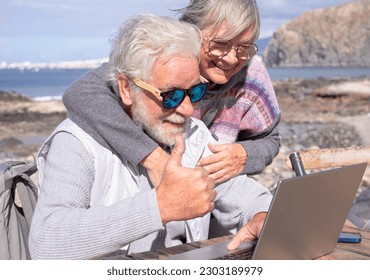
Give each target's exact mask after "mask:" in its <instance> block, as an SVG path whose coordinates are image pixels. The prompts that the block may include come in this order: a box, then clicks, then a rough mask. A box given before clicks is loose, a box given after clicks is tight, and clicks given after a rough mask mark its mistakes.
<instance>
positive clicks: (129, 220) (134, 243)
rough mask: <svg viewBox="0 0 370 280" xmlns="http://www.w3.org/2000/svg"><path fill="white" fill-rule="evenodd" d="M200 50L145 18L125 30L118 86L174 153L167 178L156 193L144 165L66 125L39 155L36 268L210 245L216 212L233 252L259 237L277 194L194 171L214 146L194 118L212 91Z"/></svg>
mask: <svg viewBox="0 0 370 280" xmlns="http://www.w3.org/2000/svg"><path fill="white" fill-rule="evenodd" d="M200 48H201V36H200V32H199V30H197V29H196V28H194V27H193V26H192V25H190V24H188V23H184V22H179V21H176V20H174V19H169V18H164V17H157V16H152V15H139V16H135V17H132V18H131V19H129V20H128V21H127V22H125V23H124V24H123V25H122V27H121V29H120V31H119V32H118V35H117V37H116V39H115V41H114V43H113V47H112V52H111V56H110V61H109V64H110V67H111V69H112V71H111V79H112V80H113V81H114V83H115V84H116V85H117V88H118V90H117V92H119V99H120V102H121V105H122V108H123V110H124V111H125V113H126V114H128V115H129V116H130V117H131V118H132V120H133V121H134V122H135V123H136V124H137V125H138V126H141V127H142V129H143V130H144V131H145V133H146V134H147V135H149V136H150V137H151V138H153V139H154V140H155V141H157V142H158V143H159V144H160V145H161V146H162V147H163V148H164V149H165V150H167V151H169V152H170V153H171V154H170V157H169V160H168V162H167V163H166V167H165V170H164V173H163V176H162V178H161V180H160V183H159V185H158V186H157V187H156V188H155V187H153V186H152V184H151V183H150V180H149V176H148V173H147V171H146V170H145V169H144V168H143V167H142V166H141V165H137V166H134V165H132V164H131V163H129V162H127V161H124V160H122V159H121V158H119V157H118V156H117V155H116V154H115V153H114V152H113V151H112V150H109V149H107V148H105V147H103V146H101V145H100V144H98V143H97V142H96V141H95V140H94V139H93V138H92V137H91V136H90V135H89V134H88V131H84V130H82V129H81V128H80V127H78V126H77V125H76V124H75V123H73V122H72V121H71V120H69V119H67V120H65V121H64V122H62V123H61V124H60V125H59V126H58V127H57V128H56V129H55V131H54V132H53V133H52V135H51V136H50V137H49V138H48V139H47V140H46V141H45V143H44V144H43V146H42V147H41V149H40V153H39V155H38V167H39V171H40V195H39V199H38V203H37V206H36V209H35V214H34V217H33V221H32V226H31V232H30V238H29V245H30V252H31V257H32V258H34V259H90V258H99V257H101V256H103V255H106V254H109V253H110V252H113V251H116V250H118V249H121V250H124V251H125V253H126V254H131V253H137V252H142V251H148V250H152V249H156V248H164V247H170V246H174V245H178V244H181V243H183V242H192V241H197V240H204V239H207V238H208V233H209V232H208V231H209V224H210V213H211V212H212V214H213V216H214V217H215V218H216V219H217V221H218V222H219V223H220V224H221V226H222V227H224V229H225V230H227V231H228V232H230V233H237V232H238V231H239V232H238V233H237V234H236V236H235V238H234V239H233V241H231V242H232V243H234V245H236V246H237V245H238V244H239V243H240V242H241V241H242V240H244V239H246V238H256V237H257V236H258V234H259V231H260V229H261V227H262V223H263V220H264V218H265V215H266V211H267V209H268V207H269V204H270V201H271V194H270V193H269V192H268V191H267V190H266V189H265V188H264V187H262V186H260V185H259V184H257V183H254V184H250V182H251V181H248V180H247V177H246V176H237V177H235V178H233V179H231V180H229V181H227V182H225V183H223V184H220V185H217V187H216V188H215V182H214V180H213V179H212V178H211V177H210V176H209V173H208V172H207V171H206V169H204V168H203V167H198V166H196V163H197V162H198V161H199V159H200V158H201V157H203V156H205V155H207V154H209V153H210V151H209V150H208V149H207V144H208V143H209V142H210V141H215V140H212V135H211V134H210V132H209V131H208V129H207V128H206V126H205V125H204V124H203V123H202V122H201V121H199V120H195V119H192V118H191V117H190V116H191V115H192V113H193V111H194V103H196V102H198V101H200V100H201V99H202V98H203V96H204V94H205V92H206V88H207V81H206V80H205V79H204V78H202V77H201V76H200V74H199V52H200ZM81 106H84V104H81ZM91 110H94V108H91ZM106 110H108V111H109V108H106ZM122 113H123V112H122ZM117 141H119V139H117Z"/></svg>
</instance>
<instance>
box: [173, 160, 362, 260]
mask: <svg viewBox="0 0 370 280" xmlns="http://www.w3.org/2000/svg"><path fill="white" fill-rule="evenodd" d="M366 166H367V164H366V163H361V164H356V165H351V166H346V167H341V168H337V169H332V170H327V171H321V172H317V173H313V174H308V175H304V176H299V177H294V178H289V179H283V180H280V181H279V182H278V184H277V188H276V191H275V194H274V197H273V200H272V202H271V205H270V209H269V211H268V214H267V217H266V220H265V223H264V226H263V228H262V231H261V234H260V237H259V239H258V241H257V243H255V242H245V243H243V244H242V246H241V247H240V248H239V249H238V250H237V251H232V252H230V251H228V250H227V249H226V245H227V244H228V242H229V241H225V242H222V243H218V244H216V245H211V246H207V247H203V248H199V249H195V250H192V251H189V252H185V253H180V254H176V255H172V256H170V257H168V258H166V259H173V260H200V259H204V260H211V259H225V257H226V258H228V255H230V253H231V254H232V255H233V256H237V254H238V253H239V250H240V252H244V253H245V252H249V253H250V255H252V254H253V255H252V257H251V256H249V258H252V259H254V260H278V259H283V260H301V259H315V258H318V257H320V256H323V255H325V254H328V253H330V252H332V251H333V250H334V249H335V246H336V244H337V241H338V237H339V235H340V233H341V231H342V228H343V225H344V223H345V220H346V218H347V215H348V212H349V210H350V207H351V205H352V202H353V200H354V198H355V196H356V193H357V190H358V187H359V185H360V183H361V180H362V177H363V175H364V172H365V169H366ZM254 245H256V246H255V248H254V252H253V247H254Z"/></svg>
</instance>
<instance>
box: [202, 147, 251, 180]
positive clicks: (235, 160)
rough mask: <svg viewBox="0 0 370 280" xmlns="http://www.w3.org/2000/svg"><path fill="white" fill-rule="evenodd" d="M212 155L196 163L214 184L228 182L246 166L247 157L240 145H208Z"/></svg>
mask: <svg viewBox="0 0 370 280" xmlns="http://www.w3.org/2000/svg"><path fill="white" fill-rule="evenodd" d="M208 148H209V149H210V151H211V152H212V153H214V154H213V155H211V156H208V157H205V158H203V159H201V160H200V161H199V162H198V166H202V167H204V168H205V169H206V170H207V171H208V172H209V174H210V177H211V178H213V179H214V180H215V182H216V183H221V182H224V181H226V180H229V179H230V178H232V177H235V176H237V175H239V174H240V173H241V172H242V171H243V169H244V167H245V165H246V164H247V159H248V155H247V152H246V151H245V149H244V147H243V146H242V145H241V144H238V143H233V144H221V145H213V144H211V143H210V144H208Z"/></svg>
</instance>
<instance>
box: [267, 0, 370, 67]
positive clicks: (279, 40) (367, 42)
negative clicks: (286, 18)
mask: <svg viewBox="0 0 370 280" xmlns="http://www.w3.org/2000/svg"><path fill="white" fill-rule="evenodd" d="M369 46H370V0H358V1H354V2H351V3H348V4H344V5H340V6H337V7H331V8H325V9H317V10H312V11H309V12H306V13H304V14H302V15H301V16H300V17H298V18H296V19H294V20H292V21H290V22H288V23H286V24H284V25H282V26H281V27H280V28H279V29H277V30H276V31H275V33H274V34H273V36H272V38H271V40H270V42H269V44H268V46H267V47H266V50H265V53H264V62H265V63H266V65H267V66H271V67H274V66H280V67H302V66H303V67H304V66H315V67H320V66H321V67H324V66H325V67H338V66H342V67H343V66H345V67H348V66H354V67H369V66H370V52H369Z"/></svg>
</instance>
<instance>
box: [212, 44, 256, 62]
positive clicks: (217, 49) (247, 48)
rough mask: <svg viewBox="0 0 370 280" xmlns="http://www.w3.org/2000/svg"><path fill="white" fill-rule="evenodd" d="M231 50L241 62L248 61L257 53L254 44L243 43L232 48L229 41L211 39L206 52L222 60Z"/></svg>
mask: <svg viewBox="0 0 370 280" xmlns="http://www.w3.org/2000/svg"><path fill="white" fill-rule="evenodd" d="M232 49H234V50H235V52H236V57H237V58H239V59H242V60H250V59H251V58H252V57H253V56H254V55H255V54H256V53H257V51H258V46H257V45H256V44H254V43H243V44H240V45H237V46H233V44H232V43H231V41H222V40H220V39H212V40H210V41H209V42H208V52H209V53H210V54H211V55H213V56H216V57H218V58H223V57H224V56H226V55H227V54H228V53H229V52H230V51H231V50H232Z"/></svg>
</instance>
